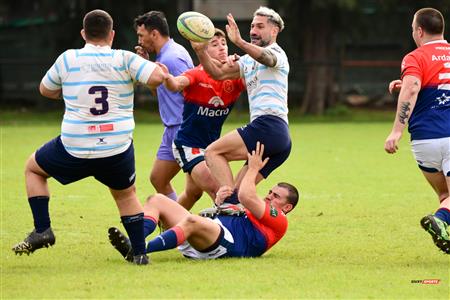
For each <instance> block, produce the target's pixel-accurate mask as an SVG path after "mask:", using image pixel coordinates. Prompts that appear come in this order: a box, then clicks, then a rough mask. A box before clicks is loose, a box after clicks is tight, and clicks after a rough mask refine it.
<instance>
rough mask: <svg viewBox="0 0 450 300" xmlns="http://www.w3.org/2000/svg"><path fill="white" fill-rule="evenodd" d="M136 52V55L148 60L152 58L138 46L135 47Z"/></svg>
mask: <svg viewBox="0 0 450 300" xmlns="http://www.w3.org/2000/svg"><path fill="white" fill-rule="evenodd" d="M134 50H136V54H137V55H139V56H140V57H142V58H145V59H147V60H148V59H149V58H150V56H149V55H148V52H147V51H146V50H145V49H144V48H142V46H136V47H134Z"/></svg>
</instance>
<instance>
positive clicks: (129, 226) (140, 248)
mask: <svg viewBox="0 0 450 300" xmlns="http://www.w3.org/2000/svg"><path fill="white" fill-rule="evenodd" d="M120 218H121V219H122V223H123V227H125V230H126V231H127V233H128V237H129V238H130V242H131V246H132V247H133V251H134V255H138V254H144V253H145V237H144V213H139V214H136V215H132V216H122V217H120Z"/></svg>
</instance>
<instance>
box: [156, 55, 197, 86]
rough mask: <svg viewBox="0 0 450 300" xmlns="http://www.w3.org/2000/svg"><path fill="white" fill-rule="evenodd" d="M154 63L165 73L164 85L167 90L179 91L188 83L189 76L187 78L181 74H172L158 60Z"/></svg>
mask: <svg viewBox="0 0 450 300" xmlns="http://www.w3.org/2000/svg"><path fill="white" fill-rule="evenodd" d="M156 64H157V65H158V66H159V67H160V68H161V70H162V72H163V73H164V75H165V79H164V86H165V87H166V88H167V89H168V90H169V91H172V92H181V91H182V90H184V89H185V88H186V87H187V86H189V85H190V81H189V78H187V77H186V76H183V75H179V76H173V75H172V74H170V73H169V69H168V68H167V66H166V65H165V64H162V63H159V62H157V63H156Z"/></svg>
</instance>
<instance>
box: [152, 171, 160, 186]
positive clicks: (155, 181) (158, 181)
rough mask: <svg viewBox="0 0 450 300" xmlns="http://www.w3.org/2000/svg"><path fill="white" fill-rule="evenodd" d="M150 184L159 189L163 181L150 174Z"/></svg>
mask: <svg viewBox="0 0 450 300" xmlns="http://www.w3.org/2000/svg"><path fill="white" fill-rule="evenodd" d="M150 183H151V184H152V185H153V186H154V187H159V185H160V184H161V180H160V178H159V177H158V176H157V175H156V174H153V173H152V174H150Z"/></svg>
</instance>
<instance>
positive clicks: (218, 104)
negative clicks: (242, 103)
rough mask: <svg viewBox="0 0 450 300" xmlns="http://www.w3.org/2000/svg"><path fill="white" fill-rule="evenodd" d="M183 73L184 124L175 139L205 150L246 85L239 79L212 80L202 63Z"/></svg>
mask: <svg viewBox="0 0 450 300" xmlns="http://www.w3.org/2000/svg"><path fill="white" fill-rule="evenodd" d="M182 76H186V77H187V78H188V79H189V86H188V87H186V88H185V89H184V91H183V95H184V99H185V102H184V108H183V123H182V124H181V126H180V128H179V130H178V132H177V135H176V137H175V141H177V142H178V143H180V144H182V145H184V146H188V147H193V148H203V149H204V148H206V147H207V146H208V145H209V144H211V143H212V142H214V141H215V140H217V139H218V138H219V137H220V132H221V130H222V125H223V123H224V122H225V120H226V118H227V117H228V114H229V113H230V111H231V109H232V108H233V105H234V103H235V102H236V100H237V98H238V97H239V95H240V93H241V92H242V91H243V90H244V88H245V86H244V84H243V82H242V79H234V80H214V79H212V78H211V77H210V76H209V75H208V74H207V73H206V72H205V70H204V69H203V67H202V66H201V65H199V66H197V67H195V68H193V69H191V70H188V71H186V72H184V73H183V74H182Z"/></svg>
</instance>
